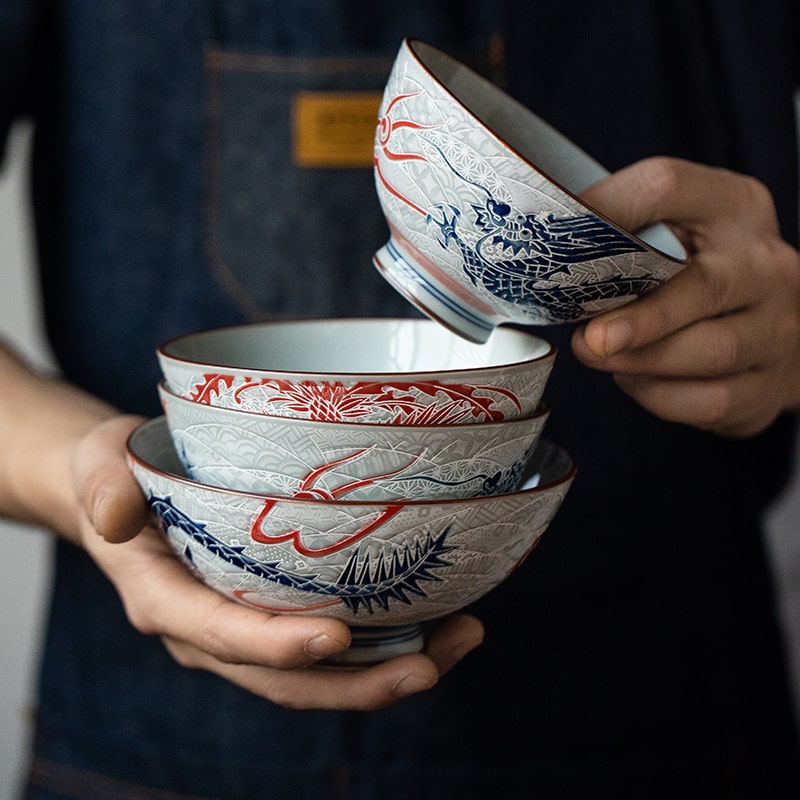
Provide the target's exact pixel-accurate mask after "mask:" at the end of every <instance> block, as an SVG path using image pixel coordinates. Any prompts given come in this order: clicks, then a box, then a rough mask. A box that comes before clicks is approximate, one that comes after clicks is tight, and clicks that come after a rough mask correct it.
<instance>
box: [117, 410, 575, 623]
mask: <svg viewBox="0 0 800 800" xmlns="http://www.w3.org/2000/svg"><path fill="white" fill-rule="evenodd" d="M128 448H129V462H130V466H131V469H132V471H133V474H134V475H135V477H136V480H137V481H138V483H139V485H140V486H141V488H142V490H143V492H144V494H145V496H146V497H147V498H148V501H149V503H150V505H151V507H152V509H153V511H154V512H155V513H156V514H157V515H158V518H159V520H160V524H161V526H162V529H163V531H164V534H165V536H166V537H167V539H168V540H169V543H170V544H171V546H172V548H173V550H174V551H175V553H176V555H177V556H178V557H179V558H180V559H181V560H182V561H183V562H184V563H185V564H186V565H187V567H188V568H189V569H191V570H192V571H193V572H194V574H195V575H197V576H198V577H199V578H200V579H201V580H203V581H204V582H205V583H206V584H207V585H209V586H211V587H212V588H214V589H216V590H217V591H219V592H221V593H223V594H225V595H227V596H228V597H230V598H232V599H234V600H236V601H238V602H241V603H245V604H249V605H251V606H254V607H257V608H262V609H264V610H267V611H270V612H273V613H292V614H316V615H320V614H324V615H327V616H333V617H336V618H338V619H342V620H344V621H345V622H347V623H348V624H349V625H351V626H384V625H406V624H413V623H419V622H423V621H425V620H431V619H436V618H439V617H442V616H444V615H446V614H449V613H452V612H453V611H456V610H458V609H459V608H463V607H464V606H465V605H468V604H469V603H471V602H473V601H475V600H477V599H478V598H479V597H481V596H483V595H484V594H486V593H487V592H488V591H490V590H491V589H493V588H494V587H496V586H497V585H498V584H500V583H501V582H502V581H503V580H504V579H505V578H506V577H507V576H508V575H509V573H510V572H511V571H512V570H513V569H514V568H515V567H516V566H517V565H518V564H519V562H520V561H521V560H522V559H523V558H524V557H525V556H526V555H527V554H528V553H529V552H530V551H531V550H532V549H533V547H534V546H535V545H536V543H537V542H538V541H539V539H540V537H541V536H542V534H543V533H544V531H545V530H546V528H547V526H548V525H549V523H550V521H551V520H552V519H553V517H554V515H555V514H556V512H557V510H558V508H559V507H560V505H561V503H562V502H563V499H564V497H565V495H566V493H567V491H568V490H569V487H570V485H571V483H572V480H573V478H574V467H573V465H572V461H571V459H570V458H569V456H568V454H566V453H565V452H564V451H563V449H562V448H560V447H558V446H556V445H554V444H553V443H551V442H547V441H543V442H542V443H541V445H540V446H539V448H537V451H536V453H535V454H534V457H533V459H532V461H533V462H534V463H537V464H538V467H537V468H538V470H539V485H538V486H536V487H535V488H532V489H527V490H524V491H519V492H515V493H511V494H504V495H497V496H493V497H482V498H473V499H468V500H449V501H441V502H420V503H405V504H403V503H399V504H370V503H347V502H343V503H336V502H330V501H313V500H290V499H280V498H270V497H265V496H263V495H258V494H247V493H239V492H233V491H228V490H224V489H218V488H214V487H211V486H204V485H202V484H199V483H196V482H193V481H191V480H188V479H187V478H186V477H185V475H183V473H182V471H181V467H180V464H179V461H178V459H177V457H176V455H175V451H174V449H173V447H172V443H171V440H170V437H169V433H168V431H167V427H166V425H165V421H164V419H163V418H162V417H160V418H158V419H155V420H150V421H148V422H146V423H144V424H143V425H142V426H140V428H138V429H137V430H136V431H135V432H134V433H133V435H132V436H131V437H130V440H129V444H128Z"/></svg>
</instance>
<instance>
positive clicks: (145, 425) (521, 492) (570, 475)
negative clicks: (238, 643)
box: [125, 415, 577, 508]
mask: <svg viewBox="0 0 800 800" xmlns="http://www.w3.org/2000/svg"><path fill="white" fill-rule="evenodd" d="M151 428H162V434H161V435H163V436H164V437H165V443H166V444H167V445H168V446H169V447H171V448H173V450H174V446H173V444H172V440H171V439H170V438H169V430H168V427H167V421H166V418H165V417H164V416H163V415H162V416H158V417H151V418H149V419H146V420H144V421H143V422H141V423H139V425H137V426H136V427H135V428H134V429H133V430H132V431H131V432H130V433H129V434H128V436H127V438H126V440H125V452H126V457H127V460H128V464H129V467H132V465H133V464H138V465H139V467H140V468H142V469H143V470H145V472H149V473H152V474H155V475H159V476H160V477H162V478H167V479H168V480H170V481H177V482H178V483H180V484H182V485H184V486H187V487H189V488H199V489H202V490H203V491H209V492H212V493H220V494H224V495H231V496H233V497H239V498H243V499H253V500H259V501H271V502H279V503H291V504H294V503H299V504H301V505H315V506H329V507H336V508H338V507H342V508H383V507H386V506H401V507H406V506H408V507H411V508H414V507H424V506H433V505H436V506H441V505H452V506H455V505H459V504H463V503H469V504H470V505H471V504H473V503H486V502H492V501H498V500H502V499H504V498H511V497H517V496H528V495H536V494H540V493H542V492H544V491H547V490H552V489H555V488H557V487H558V486H562V485H565V484H567V485H568V484H569V483H570V482H571V481H572V480H573V479H574V478H575V475H576V474H577V466H576V464H575V460H574V459H573V457H572V455H571V454H570V453H569V452H568V451H567V449H566V448H565V447H563V446H562V445H560V444H557V443H556V442H554V441H553V440H552V439H548V438H540V439H539V441H538V442H537V444H536V448H535V449H534V453H535V452H536V451H537V450H538V449H539V448H540V447H549V448H553V449H555V450H556V451H557V452H558V453H559V454H562V455H564V456H565V457H566V458H567V459H568V461H569V466H568V468H567V469H566V471H565V472H564V474H563V475H560V476H559V477H557V478H555V479H553V480H551V481H548V482H546V483H541V484H537V485H536V486H531V487H529V488H527V489H524V488H523V489H516V490H514V491H513V492H503V493H501V494H491V495H480V496H477V497H442V498H432V499H428V500H391V501H388V502H382V501H375V500H316V499H312V498H303V497H285V496H282V495H276V494H270V493H267V492H248V491H240V490H236V489H228V488H226V487H224V486H214V485H212V484H209V483H202V482H201V481H196V480H192V479H191V478H189V477H187V476H186V475H180V474H178V473H175V472H170V471H169V470H167V469H163V468H162V467H159V466H157V465H155V464H152V463H150V462H148V461H146V460H145V459H144V457H143V456H141V455H139V454H138V453H136V451H135V450H134V448H133V440H134V437H136V436H137V435H143V434H144V432H145V429H151ZM176 459H177V455H176Z"/></svg>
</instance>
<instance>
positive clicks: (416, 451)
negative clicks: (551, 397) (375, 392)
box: [159, 382, 549, 502]
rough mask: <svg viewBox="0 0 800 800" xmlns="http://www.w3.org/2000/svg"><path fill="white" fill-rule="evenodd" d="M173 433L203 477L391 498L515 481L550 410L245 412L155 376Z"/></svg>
mask: <svg viewBox="0 0 800 800" xmlns="http://www.w3.org/2000/svg"><path fill="white" fill-rule="evenodd" d="M159 396H160V399H161V403H162V406H163V408H164V413H165V416H166V419H167V423H168V425H169V429H170V432H171V434H172V439H173V442H174V445H175V449H176V450H177V452H178V454H179V456H180V458H181V461H182V463H183V465H184V467H185V468H186V470H187V472H188V473H189V475H190V476H191V477H192V478H194V479H196V480H199V481H201V482H203V483H209V484H212V485H214V486H222V487H227V488H231V489H238V490H243V491H253V492H267V493H270V494H276V495H280V496H282V497H315V498H320V499H322V498H328V499H347V500H369V501H387V502H388V501H397V500H401V499H431V498H437V497H441V498H445V497H446V498H451V497H473V496H476V495H482V494H494V493H499V492H503V491H509V490H510V489H513V488H516V486H517V485H518V481H519V477H520V474H521V470H522V468H523V466H524V463H525V462H526V461H527V459H528V458H529V456H530V453H531V452H532V450H533V448H534V446H535V444H536V442H537V440H538V438H539V436H540V435H541V432H542V429H543V427H544V425H545V422H546V421H547V418H548V416H549V410H547V409H546V408H545V407H543V408H542V409H540V410H539V411H538V412H536V413H535V414H534V415H531V416H528V417H521V418H518V419H513V420H503V421H500V422H488V423H475V424H473V425H433V426H423V427H418V426H401V425H378V424H371V425H368V424H359V423H339V422H322V421H312V420H303V419H292V418H288V417H273V416H267V415H265V414H251V413H248V412H244V411H237V410H233V409H227V408H217V407H214V406H208V405H205V404H202V403H195V402H193V401H191V400H187V399H186V398H182V397H178V396H177V395H175V394H173V393H171V392H169V391H167V390H166V388H165V387H164V384H163V382H162V383H161V384H160V385H159Z"/></svg>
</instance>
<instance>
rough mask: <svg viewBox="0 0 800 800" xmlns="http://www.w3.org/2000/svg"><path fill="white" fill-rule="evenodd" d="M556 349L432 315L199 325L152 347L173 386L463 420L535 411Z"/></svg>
mask: <svg viewBox="0 0 800 800" xmlns="http://www.w3.org/2000/svg"><path fill="white" fill-rule="evenodd" d="M555 355H556V353H555V349H554V348H553V347H552V346H551V345H550V343H549V342H547V341H546V340H544V339H542V338H541V337H539V336H536V335H534V334H532V333H529V332H525V331H520V330H514V329H511V328H501V329H497V330H496V331H495V332H494V333H493V334H492V336H491V337H490V339H489V341H488V342H487V343H486V344H482V345H478V344H475V343H473V342H469V341H467V340H465V339H463V338H462V337H461V336H458V335H456V334H454V333H451V332H450V331H448V330H446V329H445V328H443V327H442V326H440V325H438V324H437V323H435V322H432V321H431V320H427V319H425V320H411V319H344V320H342V319H321V320H305V321H289V322H275V323H258V324H253V325H243V326H237V327H231V328H220V329H215V330H207V331H198V332H193V333H189V334H186V335H184V336H180V337H177V338H175V339H171V340H169V341H168V342H165V343H163V344H162V345H160V346H159V348H158V350H157V356H158V361H159V365H160V367H161V371H162V374H163V376H164V378H165V380H166V382H167V385H168V386H169V388H170V390H171V391H173V392H174V393H176V394H179V395H181V396H183V397H186V398H189V399H192V400H195V401H197V402H201V403H206V404H208V405H213V406H220V407H224V408H238V409H242V410H244V411H250V412H254V413H261V414H270V415H275V416H287V417H296V418H299V419H322V420H330V421H351V422H354V421H357V422H377V423H388V422H391V423H392V424H395V425H421V424H462V423H472V422H489V421H492V420H500V419H510V418H513V417H521V416H526V415H528V414H530V413H532V412H533V411H534V410H535V409H536V407H537V406H538V405H539V402H540V401H541V399H542V395H543V393H544V389H545V386H546V384H547V380H548V379H549V377H550V374H551V372H552V369H553V364H554V361H555Z"/></svg>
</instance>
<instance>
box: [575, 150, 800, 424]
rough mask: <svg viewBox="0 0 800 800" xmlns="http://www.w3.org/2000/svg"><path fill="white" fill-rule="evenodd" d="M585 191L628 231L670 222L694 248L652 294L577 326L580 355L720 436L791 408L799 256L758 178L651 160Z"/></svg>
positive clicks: (667, 410) (796, 390) (636, 393)
mask: <svg viewBox="0 0 800 800" xmlns="http://www.w3.org/2000/svg"><path fill="white" fill-rule="evenodd" d="M583 198H584V199H585V200H586V201H587V202H588V203H590V204H591V205H593V206H594V207H595V208H597V209H598V210H599V211H601V212H603V213H604V214H605V215H606V216H608V217H609V218H610V219H612V220H614V221H616V222H617V223H618V224H620V225H622V226H623V227H625V228H627V229H629V230H635V229H637V228H639V227H641V226H643V225H646V224H648V223H651V222H655V221H663V222H666V223H668V224H669V225H670V226H671V227H672V228H673V229H674V230H675V232H676V233H677V235H678V236H679V237H680V238H681V239H682V240H683V241H684V243H685V244H686V245H687V247H688V249H689V252H690V253H691V256H690V260H689V263H688V265H687V266H686V267H685V268H684V269H683V270H682V271H681V272H679V273H678V274H677V275H675V276H674V277H673V278H671V279H670V280H669V281H667V282H666V283H664V284H663V285H662V286H660V287H659V288H658V289H656V290H655V291H653V292H652V293H651V294H649V295H647V296H645V297H643V298H640V299H639V300H637V301H635V302H633V303H630V304H628V305H626V306H623V307H621V308H617V309H614V310H612V311H609V312H606V313H605V314H602V315H600V316H598V317H596V318H594V319H592V320H591V321H590V322H588V323H587V324H585V325H583V326H581V327H579V328H578V329H577V330H576V331H575V333H574V335H573V339H572V348H573V352H574V353H575V355H576V357H577V358H578V359H580V360H581V361H582V362H583V363H584V364H586V365H587V366H589V367H593V368H595V369H600V370H604V371H607V372H611V373H613V375H614V379H615V381H616V382H617V384H618V385H619V386H620V388H621V389H622V390H623V391H624V392H625V393H626V394H628V395H630V396H631V397H632V398H633V399H634V400H636V402H638V403H639V404H640V405H641V406H643V407H644V408H646V409H647V410H649V411H651V412H652V413H653V414H656V415H657V416H659V417H661V418H663V419H665V420H670V421H674V422H681V423H685V424H687V425H692V426H695V427H697V428H701V429H705V430H709V431H713V432H715V433H718V434H720V435H724V436H729V437H745V436H751V435H754V434H756V433H758V432H760V431H762V430H763V429H764V428H766V427H767V426H769V425H770V424H771V423H772V422H773V421H774V420H775V418H776V417H777V416H778V415H779V414H781V413H782V412H783V411H785V410H789V409H798V408H800V254H798V252H797V250H796V249H795V248H793V247H792V246H790V245H789V244H788V243H787V242H785V241H784V240H783V239H782V238H781V234H780V230H779V227H778V221H777V217H776V214H775V207H774V204H773V200H772V196H771V195H770V193H769V191H768V190H767V189H766V187H765V186H764V185H763V184H762V183H760V182H759V181H757V180H756V179H754V178H750V177H747V176H744V175H740V174H737V173H734V172H730V171H728V170H725V169H719V168H712V167H706V166H702V165H700V164H695V163H692V162H688V161H682V160H679V159H672V158H650V159H646V160H643V161H640V162H638V163H636V164H633V165H631V166H629V167H626V168H625V169H622V170H620V171H619V172H616V173H614V174H613V175H611V176H609V177H608V178H606V179H605V180H603V181H601V182H600V183H598V184H596V185H595V186H592V187H591V188H590V189H588V190H587V191H586V192H585V193H584V194H583Z"/></svg>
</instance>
